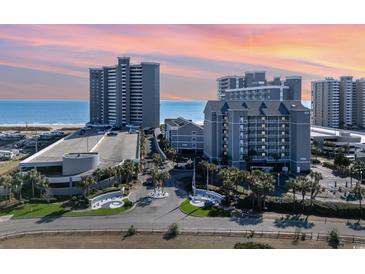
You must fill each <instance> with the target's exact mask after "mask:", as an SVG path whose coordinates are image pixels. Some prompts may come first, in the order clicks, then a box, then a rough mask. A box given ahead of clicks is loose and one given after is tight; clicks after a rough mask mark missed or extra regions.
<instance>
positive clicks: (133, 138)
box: [94, 131, 138, 168]
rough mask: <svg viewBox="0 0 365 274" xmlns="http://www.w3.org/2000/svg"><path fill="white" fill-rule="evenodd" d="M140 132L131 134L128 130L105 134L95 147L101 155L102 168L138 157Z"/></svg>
mask: <svg viewBox="0 0 365 274" xmlns="http://www.w3.org/2000/svg"><path fill="white" fill-rule="evenodd" d="M137 139H138V134H129V133H128V132H126V131H123V132H118V135H116V136H104V139H103V141H102V142H100V144H99V145H98V146H97V147H96V148H95V150H94V151H95V152H99V155H100V166H99V167H100V168H104V167H108V166H113V165H116V164H118V163H120V162H122V161H123V160H124V159H130V160H135V159H136V158H137Z"/></svg>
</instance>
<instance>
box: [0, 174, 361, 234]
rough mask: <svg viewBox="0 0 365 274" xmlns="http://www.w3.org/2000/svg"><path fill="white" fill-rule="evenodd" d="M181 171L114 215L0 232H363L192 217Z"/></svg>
mask: <svg viewBox="0 0 365 274" xmlns="http://www.w3.org/2000/svg"><path fill="white" fill-rule="evenodd" d="M186 175H187V173H186V172H181V173H179V174H178V175H177V176H174V177H173V179H171V180H170V182H168V183H167V185H166V187H165V190H166V191H167V192H168V193H169V197H168V198H165V199H160V200H151V199H150V198H147V194H148V192H149V191H152V189H148V188H146V187H141V188H140V189H138V190H137V191H135V192H134V193H132V194H131V196H130V198H131V199H132V200H133V201H134V202H135V203H136V206H135V207H134V208H133V209H132V210H130V211H129V212H125V213H123V214H120V215H113V216H90V217H59V218H53V219H49V218H48V219H42V218H40V219H17V220H9V221H6V222H2V223H0V235H3V234H6V233H12V232H24V231H34V230H47V229H48V230H57V229H120V228H128V227H130V226H131V225H134V226H135V227H136V228H137V229H138V228H139V229H152V228H154V229H166V228H167V227H168V226H169V225H171V224H172V223H177V224H178V225H179V226H180V227H181V228H186V229H209V230H214V229H216V230H222V229H227V230H229V229H232V230H255V231H298V230H300V231H302V232H313V233H328V232H329V231H331V230H332V229H333V228H337V230H338V232H339V233H340V234H342V235H357V236H365V227H360V228H358V229H354V228H351V226H350V225H347V224H346V223H345V221H343V222H329V221H328V222H325V219H324V220H323V221H315V222H312V223H307V222H304V221H282V222H279V223H277V222H275V220H273V219H263V218H253V217H251V218H248V217H232V218H220V217H214V218H213V217H206V218H201V217H192V216H187V215H186V214H184V213H182V212H181V211H180V209H179V204H180V202H181V201H183V200H184V199H185V198H186V193H185V192H184V191H183V190H181V189H180V188H177V187H176V183H177V181H178V178H179V177H183V176H186Z"/></svg>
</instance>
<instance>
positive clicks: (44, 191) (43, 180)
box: [37, 175, 49, 203]
mask: <svg viewBox="0 0 365 274" xmlns="http://www.w3.org/2000/svg"><path fill="white" fill-rule="evenodd" d="M37 187H39V188H40V189H41V196H43V197H44V198H46V199H47V202H48V203H49V200H48V198H49V194H48V189H49V183H48V179H47V177H46V176H44V175H42V176H41V177H40V180H39V181H38V182H37Z"/></svg>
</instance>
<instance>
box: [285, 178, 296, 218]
mask: <svg viewBox="0 0 365 274" xmlns="http://www.w3.org/2000/svg"><path fill="white" fill-rule="evenodd" d="M287 187H288V190H291V191H292V193H293V211H294V212H295V204H296V195H297V190H298V182H297V180H296V179H294V178H289V181H288V185H287Z"/></svg>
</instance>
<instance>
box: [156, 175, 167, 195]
mask: <svg viewBox="0 0 365 274" xmlns="http://www.w3.org/2000/svg"><path fill="white" fill-rule="evenodd" d="M157 178H158V181H159V182H160V188H161V190H162V192H163V191H164V186H165V183H166V182H167V181H168V180H169V179H170V174H169V172H168V171H160V172H159V173H158V176H157Z"/></svg>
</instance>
